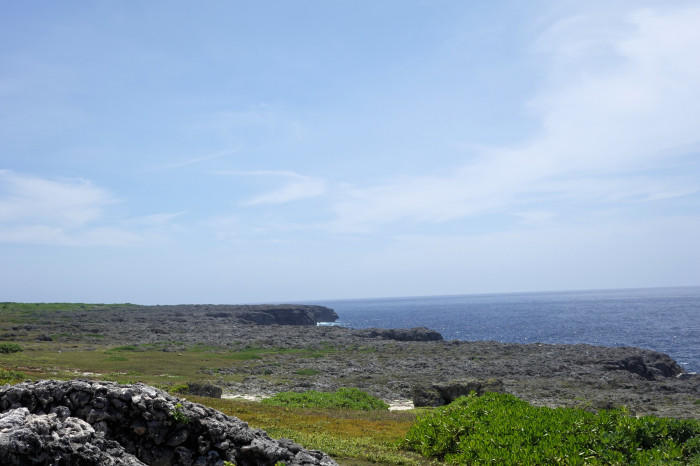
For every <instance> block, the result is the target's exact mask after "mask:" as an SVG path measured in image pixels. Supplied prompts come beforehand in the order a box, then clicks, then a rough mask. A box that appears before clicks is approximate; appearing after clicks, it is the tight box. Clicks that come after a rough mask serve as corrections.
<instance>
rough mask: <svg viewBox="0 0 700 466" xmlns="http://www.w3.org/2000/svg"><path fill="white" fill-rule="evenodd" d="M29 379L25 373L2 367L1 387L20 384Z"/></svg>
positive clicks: (0, 369) (0, 375)
mask: <svg viewBox="0 0 700 466" xmlns="http://www.w3.org/2000/svg"><path fill="white" fill-rule="evenodd" d="M26 378H27V375H26V374H25V373H24V372H18V371H12V370H9V369H4V368H2V367H0V385H5V384H13V383H18V382H21V381H23V380H25V379H26Z"/></svg>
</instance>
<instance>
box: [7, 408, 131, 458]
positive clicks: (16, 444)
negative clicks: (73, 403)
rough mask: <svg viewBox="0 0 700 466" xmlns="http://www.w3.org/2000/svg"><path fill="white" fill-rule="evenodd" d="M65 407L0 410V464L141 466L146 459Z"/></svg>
mask: <svg viewBox="0 0 700 466" xmlns="http://www.w3.org/2000/svg"><path fill="white" fill-rule="evenodd" d="M66 411H67V409H66V410H61V409H58V410H55V412H53V413H51V414H40V415H36V414H30V412H29V410H28V409H27V408H17V409H11V410H10V411H7V412H5V413H2V414H0V464H3V465H15V464H17V465H25V464H51V465H53V464H61V465H64V464H65V465H98V464H99V465H114V466H140V465H143V464H144V463H143V462H142V461H140V460H139V459H138V458H136V457H135V456H134V455H131V454H129V453H127V452H126V450H124V448H123V447H122V446H121V445H120V444H119V443H117V442H114V441H112V440H107V439H105V437H104V436H103V435H101V434H99V433H97V432H95V429H93V427H92V426H91V425H90V424H88V423H87V422H85V421H83V420H81V419H77V418H74V417H66V416H65V415H66Z"/></svg>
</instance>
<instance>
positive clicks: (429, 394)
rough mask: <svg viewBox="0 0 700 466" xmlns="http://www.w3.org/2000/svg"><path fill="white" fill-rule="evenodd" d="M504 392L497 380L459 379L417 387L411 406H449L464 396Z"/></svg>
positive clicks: (414, 390)
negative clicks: (473, 393)
mask: <svg viewBox="0 0 700 466" xmlns="http://www.w3.org/2000/svg"><path fill="white" fill-rule="evenodd" d="M504 391H505V389H504V386H503V382H502V381H501V380H498V379H486V380H477V379H461V380H452V381H449V382H442V383H434V384H430V385H418V386H416V387H414V389H413V405H414V406H416V407H421V406H442V405H446V404H450V403H452V402H453V401H454V400H456V399H457V398H459V397H460V396H466V395H469V394H470V393H472V392H475V393H476V394H477V395H483V394H484V393H486V392H499V393H503V392H504Z"/></svg>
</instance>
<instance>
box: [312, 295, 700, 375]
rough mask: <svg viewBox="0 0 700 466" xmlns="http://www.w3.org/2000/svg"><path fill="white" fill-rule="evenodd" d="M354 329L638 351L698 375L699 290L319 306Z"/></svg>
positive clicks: (423, 299)
mask: <svg viewBox="0 0 700 466" xmlns="http://www.w3.org/2000/svg"><path fill="white" fill-rule="evenodd" d="M316 304H322V305H324V306H328V307H331V308H333V309H335V311H336V312H337V313H338V315H339V316H340V318H339V324H340V325H344V326H347V327H352V328H368V327H378V328H410V327H428V328H431V329H433V330H437V331H438V332H440V333H441V334H442V335H443V337H444V338H445V339H447V340H469V341H473V340H494V341H500V342H512V343H535V342H539V343H588V344H591V345H604V346H637V347H640V348H648V349H652V350H655V351H660V352H662V353H666V354H668V355H670V356H671V357H672V358H673V359H675V360H676V361H677V362H678V363H679V364H681V365H682V366H683V368H684V369H685V370H686V371H689V372H700V287H684V288H648V289H622V290H593V291H564V292H543V293H509V294H478V295H459V296H429V297H406V298H380V299H353V300H337V301H319V302H317V303H316Z"/></svg>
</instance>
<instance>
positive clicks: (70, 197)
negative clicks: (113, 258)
mask: <svg viewBox="0 0 700 466" xmlns="http://www.w3.org/2000/svg"><path fill="white" fill-rule="evenodd" d="M115 202H117V201H116V200H115V199H114V198H113V197H112V196H111V195H110V194H109V193H108V192H107V191H105V190H104V189H102V188H99V187H97V186H95V185H93V184H92V183H90V182H89V181H86V180H82V179H77V180H76V179H68V180H52V179H47V178H40V177H37V176H30V175H24V174H19V173H15V172H13V171H10V170H0V242H6V243H22V244H50V245H64V246H77V245H120V244H130V243H134V242H137V241H139V240H140V236H139V235H138V234H136V233H133V232H130V231H127V230H123V229H121V228H116V227H112V226H105V225H99V224H98V222H99V221H100V220H101V219H102V217H103V210H104V208H105V207H106V206H108V205H110V204H113V203H115Z"/></svg>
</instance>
